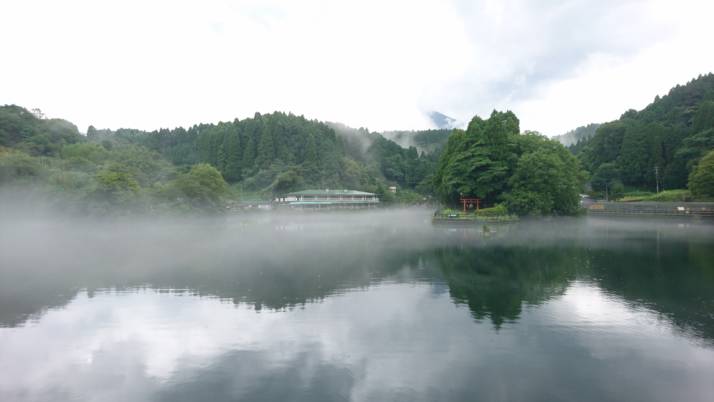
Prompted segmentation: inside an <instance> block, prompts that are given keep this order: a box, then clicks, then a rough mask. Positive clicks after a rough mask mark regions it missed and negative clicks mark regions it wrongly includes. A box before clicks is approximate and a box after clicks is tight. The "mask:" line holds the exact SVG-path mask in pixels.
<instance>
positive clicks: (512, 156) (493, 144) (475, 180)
mask: <svg viewBox="0 0 714 402" xmlns="http://www.w3.org/2000/svg"><path fill="white" fill-rule="evenodd" d="M583 179H584V176H583V174H582V171H581V169H580V166H579V163H578V161H577V160H576V159H575V157H574V156H573V155H572V154H571V153H570V152H569V151H568V150H567V149H566V148H565V147H563V146H562V145H561V144H559V143H558V142H556V141H554V140H548V139H547V138H545V137H543V136H542V135H540V134H537V133H533V132H526V133H524V134H521V133H520V129H519V121H518V118H517V117H516V116H515V115H514V114H513V113H512V112H510V111H509V112H497V111H494V112H493V113H492V114H491V116H490V117H489V118H488V119H487V120H483V119H481V118H479V117H478V116H476V117H474V118H473V119H472V120H471V122H470V123H469V125H468V128H467V130H466V131H461V130H456V131H455V132H454V134H452V136H451V137H450V138H449V141H448V143H447V145H446V148H445V150H444V152H443V154H442V156H441V159H440V161H439V166H438V168H437V171H436V174H435V177H434V185H435V187H436V189H437V191H438V193H439V195H440V196H441V197H442V199H443V200H444V201H445V202H447V203H452V204H453V203H456V202H458V199H459V197H460V196H461V195H464V196H471V197H478V198H481V199H482V200H483V201H484V203H485V204H486V205H489V204H494V203H496V202H500V201H504V202H506V203H507V205H508V207H509V209H510V210H512V212H516V213H520V214H553V213H555V214H571V213H574V212H576V210H577V208H578V206H579V195H578V194H579V192H580V189H581V186H582V181H583Z"/></svg>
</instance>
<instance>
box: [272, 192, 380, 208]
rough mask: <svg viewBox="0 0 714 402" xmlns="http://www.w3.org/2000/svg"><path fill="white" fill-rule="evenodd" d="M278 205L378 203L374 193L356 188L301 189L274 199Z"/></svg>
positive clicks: (297, 206) (365, 204)
mask: <svg viewBox="0 0 714 402" xmlns="http://www.w3.org/2000/svg"><path fill="white" fill-rule="evenodd" d="M276 202H277V203H278V204H279V205H286V206H289V207H292V208H331V209H336V208H345V209H357V208H372V207H375V206H377V205H379V197H377V195H376V194H374V193H368V192H365V191H356V190H330V189H326V190H302V191H295V192H292V193H287V194H285V195H284V196H282V197H279V198H277V199H276Z"/></svg>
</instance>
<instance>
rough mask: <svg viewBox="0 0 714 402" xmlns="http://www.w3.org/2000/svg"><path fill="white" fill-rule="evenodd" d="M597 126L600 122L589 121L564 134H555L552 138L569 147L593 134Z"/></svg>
mask: <svg viewBox="0 0 714 402" xmlns="http://www.w3.org/2000/svg"><path fill="white" fill-rule="evenodd" d="M598 127H600V123H590V124H588V125H587V126H580V127H578V128H576V129H575V130H570V131H568V132H567V133H565V134H560V135H556V136H554V137H553V139H554V140H556V141H558V142H560V143H561V144H563V145H565V146H566V147H569V146H571V145H575V144H577V143H578V142H579V141H581V140H586V139H588V138H590V137H592V136H593V135H595V131H597V128H598Z"/></svg>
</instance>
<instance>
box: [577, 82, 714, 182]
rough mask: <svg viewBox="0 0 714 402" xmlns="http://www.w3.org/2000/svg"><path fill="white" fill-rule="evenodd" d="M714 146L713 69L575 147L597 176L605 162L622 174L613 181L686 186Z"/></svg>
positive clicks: (607, 126)
mask: <svg viewBox="0 0 714 402" xmlns="http://www.w3.org/2000/svg"><path fill="white" fill-rule="evenodd" d="M712 148H714V75H713V74H708V75H705V76H700V77H699V78H697V79H694V80H692V81H690V82H689V83H687V84H686V85H684V86H679V85H678V86H676V87H675V88H672V90H670V92H669V94H668V95H666V96H663V97H661V98H660V97H657V98H656V99H655V101H654V102H652V103H651V104H650V105H649V106H647V107H646V108H645V109H643V110H641V111H639V112H638V111H635V110H629V111H627V112H626V113H624V114H623V115H622V117H620V119H619V120H616V121H614V122H610V123H606V124H603V125H601V126H599V127H598V128H597V131H596V133H595V135H594V136H592V137H591V138H590V139H589V140H586V141H581V142H580V143H578V144H577V145H576V146H574V147H573V149H574V150H575V151H576V152H577V154H578V157H579V159H581V161H582V162H583V165H584V166H585V167H586V168H587V169H588V170H589V171H590V172H591V173H593V174H594V175H596V176H597V172H598V170H599V169H600V167H601V166H602V165H604V164H614V165H615V166H616V167H617V171H618V175H617V177H612V178H610V179H609V180H610V181H612V180H618V181H620V182H621V183H623V184H624V185H625V186H628V187H630V188H636V189H642V190H649V191H653V190H655V189H656V188H657V187H658V185H659V188H660V189H662V188H668V189H674V188H685V187H686V185H687V180H688V177H689V175H690V173H691V172H692V169H693V168H694V166H695V165H696V162H697V161H698V160H699V158H701V157H702V156H703V155H704V154H705V153H706V152H707V151H708V150H710V149H712ZM607 169H610V167H608V168H607ZM594 187H595V185H594ZM597 187H600V188H604V187H603V186H602V185H598V186H597Z"/></svg>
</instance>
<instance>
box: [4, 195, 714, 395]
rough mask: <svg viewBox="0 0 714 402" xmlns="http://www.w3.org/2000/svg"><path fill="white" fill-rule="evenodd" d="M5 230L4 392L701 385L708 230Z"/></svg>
mask: <svg viewBox="0 0 714 402" xmlns="http://www.w3.org/2000/svg"><path fill="white" fill-rule="evenodd" d="M430 214H431V211H429V210H422V209H404V210H391V211H389V210H376V211H369V212H353V213H303V214H278V213H275V214H269V213H264V214H255V215H243V216H234V217H227V218H180V219H167V218H163V219H159V218H155V219H131V218H126V219H123V220H116V219H115V220H111V219H104V220H90V219H77V218H75V219H69V218H60V217H49V216H43V217H34V218H23V217H5V218H4V220H3V223H2V225H1V226H0V372H1V373H2V375H1V376H0V400H2V401H200V400H203V401H235V400H240V401H243V400H244V401H286V400H290V401H335V400H350V401H474V400H480V401H573V400H577V401H647V402H652V401H687V402H695V401H711V400H712V398H713V395H714V381H713V380H712V379H713V378H714V226H712V225H707V224H703V223H697V222H675V221H658V222H646V221H638V220H624V221H615V220H606V219H594V218H585V217H583V218H569V219H566V218H562V219H544V220H533V221H522V222H519V223H517V224H512V225H503V226H499V225H488V226H487V227H485V228H484V227H481V226H478V227H472V226H458V227H449V226H434V225H432V224H431V220H430Z"/></svg>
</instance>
